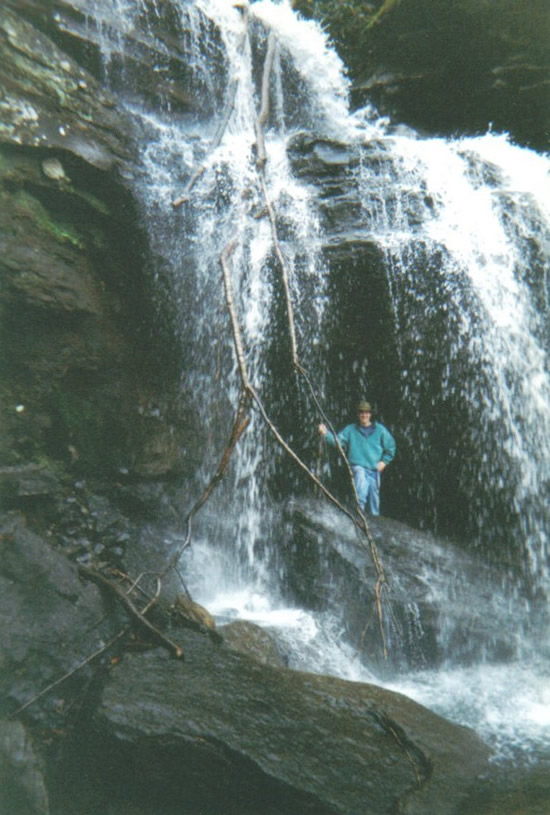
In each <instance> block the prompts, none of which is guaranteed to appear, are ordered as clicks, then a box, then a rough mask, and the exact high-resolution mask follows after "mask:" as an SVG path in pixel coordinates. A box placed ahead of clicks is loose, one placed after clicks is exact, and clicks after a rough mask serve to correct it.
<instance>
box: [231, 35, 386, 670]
mask: <svg viewBox="0 0 550 815" xmlns="http://www.w3.org/2000/svg"><path fill="white" fill-rule="evenodd" d="M274 40H275V37H274V34H273V32H271V33H270V35H269V39H268V48H267V53H266V57H265V61H264V70H263V76H262V98H261V108H260V113H259V115H258V118H257V119H256V123H255V131H256V142H257V145H256V146H257V153H258V159H257V161H256V167H257V169H258V175H259V179H260V186H261V188H262V193H263V196H264V202H265V206H266V209H267V213H268V216H269V222H270V225H271V234H272V239H273V246H274V248H275V254H276V256H277V259H278V261H279V266H280V269H281V278H282V282H283V289H284V295H285V302H286V311H287V319H288V329H289V335H290V346H291V356H292V364H293V366H294V368H295V369H296V371H297V372H298V373H299V374H300V375H301V376H302V377H303V378H304V380H305V382H306V384H307V386H308V389H309V391H310V393H311V396H312V398H313V400H314V402H315V404H316V406H317V408H318V410H319V412H320V414H321V416H322V417H323V419H324V420H325V421H326V423H327V425H328V427H329V428H330V430H331V432H332V435H333V437H334V439H335V442H336V448H337V450H338V453H339V455H340V456H341V458H342V460H343V461H344V463H345V465H346V468H347V471H348V475H349V479H350V483H351V486H352V490H353V496H354V504H355V510H356V512H357V517H354V516H352V515H351V513H349V512H348V511H347V510H344V511H345V512H346V514H347V515H349V516H350V517H351V518H352V520H353V522H354V523H355V525H356V526H357V527H358V528H359V529H360V530H361V531H362V532H363V534H364V535H365V537H366V538H367V541H368V543H369V548H370V553H371V557H372V560H373V563H374V566H375V568H376V571H377V575H378V579H377V582H376V587H375V602H376V607H377V611H378V620H379V623H380V633H381V637H382V643H383V649H384V656H385V657H387V650H386V640H385V634H384V630H383V622H382V591H383V588H384V586H385V585H386V583H387V581H386V576H385V573H384V569H383V567H382V562H381V560H380V556H379V554H378V549H377V546H376V543H375V541H374V539H373V537H372V534H371V532H370V529H369V526H368V524H367V520H366V517H365V515H364V513H363V511H362V510H361V507H360V504H359V498H358V495H357V490H356V488H355V482H354V479H353V473H352V470H351V466H350V463H349V461H348V458H347V456H346V454H345V453H344V450H343V449H342V446H341V444H340V441H339V439H338V435H337V433H336V431H335V429H334V428H333V427H332V424H331V422H330V420H329V419H328V417H327V416H326V415H325V412H324V410H323V408H322V405H321V403H320V401H319V399H318V398H317V394H316V392H315V389H314V387H313V385H312V382H311V379H310V378H309V376H308V374H307V372H306V370H305V368H304V367H303V366H302V365H301V363H300V360H299V356H298V346H297V341H296V328H295V323H294V310H293V306H292V297H291V292H290V282H289V280H290V275H289V271H288V267H287V263H286V260H285V257H284V255H283V252H282V249H281V243H280V240H279V235H278V231H277V221H276V216H275V211H274V209H273V205H272V203H271V200H270V197H269V194H268V191H267V184H266V180H265V165H266V162H267V155H266V151H265V139H264V133H263V127H264V125H265V123H266V121H267V117H268V115H269V81H270V75H271V71H272V68H273V59H274V53H275V45H274ZM232 248H233V246H231V249H230V251H232ZM224 253H225V250H224ZM224 253H222V267H223V266H224V261H225V265H226V261H227V256H226V257H225V258H224ZM228 254H229V253H228ZM226 278H227V279H228V278H229V275H228V274H227V270H226V269H225V268H224V279H226ZM226 287H227V284H226ZM232 301H233V297H232V295H231V304H232ZM228 308H229V302H228ZM230 313H231V308H230ZM231 321H232V325H233V324H234V323H235V322H236V319H235V315H234V312H233V314H232V317H231ZM233 335H234V336H235V329H234V328H233ZM238 353H239V352H238ZM240 353H241V356H242V349H241V351H240ZM239 367H240V368H241V369H242V364H241V362H239ZM245 371H246V369H245ZM243 382H244V380H243ZM245 387H246V385H245ZM251 395H253V398H254V399H255V401H256V402H257V403H258V406H259V407H260V410H261V411H262V413H264V411H263V406H261V404H260V403H259V401H258V397H257V394H252V392H251ZM264 419H265V420H266V421H267V422H268V423H269V420H268V419H267V416H265V415H264ZM273 431H274V428H272V432H273ZM275 433H276V431H275ZM276 435H277V434H276ZM279 442H280V443H282V444H283V446H284V447H285V449H286V450H287V452H290V453H291V455H292V456H293V458H297V457H296V456H294V454H293V453H292V452H291V451H290V448H288V446H287V445H286V444H285V443H284V441H283V440H282V439H279ZM299 463H300V466H303V467H304V468H305V469H306V471H307V472H308V474H309V475H310V476H311V477H313V478H314V480H316V481H317V482H318V479H315V477H314V476H313V474H312V473H311V472H310V470H309V468H307V467H306V466H305V465H303V464H302V463H301V462H299ZM319 485H320V482H318V486H319ZM321 489H322V491H323V492H324V493H325V495H327V497H330V500H332V501H333V502H336V504H337V506H339V507H340V508H342V509H343V507H342V505H341V504H340V502H338V501H336V499H335V498H334V497H333V496H331V494H330V493H329V492H328V491H327V490H326V489H325V488H324V487H323V486H322V485H321Z"/></svg>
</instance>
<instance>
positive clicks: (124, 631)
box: [9, 626, 130, 719]
mask: <svg viewBox="0 0 550 815" xmlns="http://www.w3.org/2000/svg"><path fill="white" fill-rule="evenodd" d="M129 630H130V627H129V626H126V627H125V628H123V629H122V630H121V631H119V632H118V634H116V635H115V636H114V637H112V638H111V639H110V640H109V642H107V643H105V645H102V646H101V648H98V649H97V651H94V653H93V654H90V656H88V657H86V659H83V660H82V662H79V663H78V665H75V667H74V668H71V670H70V671H67V673H65V674H63V676H60V677H59V679H56V680H55V682H51V683H50V684H49V685H48V686H47V687H46V688H44V689H43V690H41V691H40V693H37V694H36V696H33V698H32V699H29V701H28V702H25V704H24V705H21V707H19V708H17V710H16V711H14V712H13V713H10V715H9V718H10V719H11V718H13V717H14V716H18V715H19V714H20V713H22V712H23V711H24V710H26V709H27V708H28V707H30V706H31V705H32V704H34V703H35V702H37V701H38V700H39V699H41V698H42V697H43V696H45V695H46V694H47V693H49V691H51V690H53V689H54V688H56V687H57V686H58V685H61V683H62V682H64V681H65V680H66V679H69V678H70V677H71V676H73V675H74V674H75V673H77V671H80V670H81V669H82V668H84V667H85V666H86V665H88V664H89V663H90V662H92V660H94V659H96V658H97V657H98V656H100V655H101V654H103V653H104V651H107V650H108V649H109V648H110V647H111V646H112V645H114V644H115V642H117V640H119V639H120V638H121V637H123V636H124V635H125V634H127V633H128V631H129Z"/></svg>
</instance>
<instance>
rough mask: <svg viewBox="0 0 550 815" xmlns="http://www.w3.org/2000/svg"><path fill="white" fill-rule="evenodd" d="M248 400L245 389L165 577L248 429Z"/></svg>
mask: <svg viewBox="0 0 550 815" xmlns="http://www.w3.org/2000/svg"><path fill="white" fill-rule="evenodd" d="M247 401H248V398H247V395H246V393H245V390H244V389H243V391H242V393H241V397H240V399H239V406H238V408H237V414H236V416H235V420H234V422H233V427H232V429H231V433H230V436H229V442H228V444H227V447H226V448H225V450H224V453H223V455H222V457H221V460H220V463H219V465H218V469H217V470H216V472H215V473H214V475H213V476H212V478H211V479H210V481H209V482H208V484H207V485H206V487H205V489H204V491H203V492H202V494H201V496H200V497H199V499H198V500H197V501H196V502H195V503H194V505H193V507H192V508H191V510H190V511H189V512H188V513H187V515H186V517H185V521H184V523H185V525H186V527H187V534H186V536H185V540H184V542H183V544H182V545H181V546H180V547H179V548H178V549H177V551H176V552H175V553H174V554H173V555H172V557H171V558H170V560H169V561H168V563H167V565H166V566H165V568H164V569H163V570H162V572H160V576H161V577H164V576H165V575H166V574H167V572H169V571H170V570H171V569H176V571H177V564H178V561H179V559H180V557H181V556H182V554H183V553H184V551H185V550H186V549H187V547H188V546H189V545H190V543H191V523H192V520H193V517H194V516H195V515H196V514H197V512H198V511H199V510H200V509H201V507H202V506H203V505H204V504H205V503H206V502H207V501H208V499H209V498H210V495H211V494H212V492H213V491H214V489H215V488H216V486H217V485H218V483H219V482H220V481H221V479H222V477H223V474H224V472H225V470H226V468H227V465H228V464H229V459H230V458H231V454H232V452H233V450H234V448H235V446H236V444H237V442H238V441H239V439H240V438H241V436H242V434H243V433H244V431H245V430H246V428H247V426H248V423H249V421H250V419H249V417H248V416H247V415H246V408H247ZM178 576H179V578H180V580H181V582H182V584H183V586H184V588H185V583H184V581H183V579H182V577H181V575H180V574H179V572H178ZM186 592H187V589H186ZM187 593H188V592H187Z"/></svg>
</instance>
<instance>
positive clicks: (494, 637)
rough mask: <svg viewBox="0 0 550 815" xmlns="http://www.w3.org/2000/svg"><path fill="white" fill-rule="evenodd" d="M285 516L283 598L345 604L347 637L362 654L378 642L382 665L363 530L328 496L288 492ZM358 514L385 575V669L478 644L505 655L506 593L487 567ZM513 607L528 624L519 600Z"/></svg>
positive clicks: (459, 657) (459, 658)
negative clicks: (296, 495)
mask: <svg viewBox="0 0 550 815" xmlns="http://www.w3.org/2000/svg"><path fill="white" fill-rule="evenodd" d="M286 515H287V521H288V527H287V528H288V530H289V533H288V537H287V544H286V549H285V555H284V558H285V559H286V573H285V585H287V586H288V587H289V591H290V596H291V598H292V600H294V601H295V602H298V603H299V604H303V605H304V607H306V608H308V607H309V608H315V609H319V610H324V609H338V608H342V607H344V606H345V608H346V620H345V627H346V636H347V638H348V639H349V642H350V643H351V644H352V645H353V646H355V647H358V648H359V649H361V648H363V647H364V648H366V649H367V651H368V653H369V659H372V658H373V655H374V654H375V653H376V652H377V651H378V653H379V656H378V660H379V666H378V667H379V670H382V671H384V670H386V669H387V666H386V667H385V660H384V658H383V656H382V654H381V651H380V648H381V643H380V635H379V634H378V631H377V626H378V623H377V622H376V620H375V619H374V622H373V618H375V616H376V615H374V608H375V595H374V591H375V586H376V581H377V577H378V572H377V569H376V567H375V564H374V561H373V557H372V554H371V549H370V543H369V541H368V539H367V538H366V537H365V536H364V535H363V534H362V533H360V532H359V531H358V530H357V529H356V527H355V525H354V524H353V522H352V521H351V520H350V519H348V518H346V517H345V516H343V514H342V513H341V512H340V511H339V510H337V509H336V508H334V507H333V506H331V505H330V504H328V503H319V502H318V501H315V500H312V501H307V500H294V501H291V502H289V504H288V506H287V509H286ZM367 522H368V526H369V531H370V534H371V536H372V540H373V542H374V544H375V546H376V549H377V553H378V555H379V560H380V563H381V564H382V567H383V570H384V574H385V576H386V586H385V588H384V590H383V592H384V593H383V595H382V598H383V606H384V608H385V623H386V632H385V635H386V638H387V643H388V646H389V648H388V650H389V664H390V665H392V666H393V668H396V667H397V668H399V667H401V668H405V669H406V670H407V669H408V668H410V667H411V666H412V667H414V668H423V667H433V666H438V665H440V664H441V661H442V660H443V657H444V655H445V654H446V655H448V654H452V659H453V663H454V664H457V663H459V664H460V663H462V664H465V665H467V664H469V662H470V661H471V660H475V659H476V658H477V655H478V653H479V648H480V647H481V645H482V644H483V647H484V648H486V649H487V650H486V653H487V656H488V658H492V659H497V660H502V659H504V660H505V659H509V658H511V657H513V656H514V654H515V652H514V646H515V643H514V642H511V641H510V638H509V637H508V634H507V632H506V631H503V630H502V627H501V620H502V619H506V617H507V615H508V614H509V613H511V612H510V610H509V605H508V603H509V602H510V601H509V600H507V599H506V598H504V597H503V595H502V591H501V585H500V583H499V577H498V574H496V573H495V572H494V570H492V569H491V568H490V567H488V566H487V565H486V564H484V563H483V562H482V561H480V560H479V559H477V558H475V557H474V556H472V555H470V554H468V553H467V552H464V550H462V549H460V548H458V547H457V546H455V545H453V543H452V542H451V541H448V540H445V539H442V538H437V537H436V536H434V535H431V534H429V533H427V532H421V531H420V530H417V529H413V528H411V527H409V526H406V525H405V524H402V523H399V522H398V521H394V520H392V519H390V518H383V517H380V518H371V517H368V518H367ZM386 603H387V605H386ZM390 609H391V611H390ZM371 610H372V613H373V616H372V617H371V618H370V619H371V624H370V626H369V627H368V628H367V629H365V624H366V622H367V620H368V619H369V613H370V612H371ZM514 615H515V619H516V620H517V621H518V622H521V620H522V619H523V622H524V624H525V626H526V627H528V625H529V623H530V620H529V614H527V613H526V612H525V610H524V609H522V603H521V601H520V600H518V602H517V608H515V610H514ZM531 622H532V620H531Z"/></svg>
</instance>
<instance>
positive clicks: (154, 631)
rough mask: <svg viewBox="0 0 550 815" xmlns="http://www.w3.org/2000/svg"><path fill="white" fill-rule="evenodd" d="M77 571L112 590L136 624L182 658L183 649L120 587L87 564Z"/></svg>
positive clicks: (174, 654) (177, 656)
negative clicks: (147, 616) (151, 620)
mask: <svg viewBox="0 0 550 815" xmlns="http://www.w3.org/2000/svg"><path fill="white" fill-rule="evenodd" d="M78 571H79V572H80V574H82V575H83V576H84V577H87V578H88V580H91V581H92V582H93V583H97V584H98V585H99V586H102V587H104V588H106V589H109V591H110V592H112V593H113V594H114V595H115V597H116V598H117V600H118V601H119V602H120V603H121V604H122V605H123V606H124V608H125V609H126V611H127V612H128V614H129V615H130V617H131V618H132V620H134V621H135V622H137V623H138V625H139V626H140V627H141V628H143V629H144V630H145V631H147V632H148V633H149V634H150V635H151V636H152V637H153V638H154V639H156V640H157V641H158V642H160V644H161V645H162V646H163V647H164V648H166V649H168V651H170V653H171V654H172V655H173V656H174V657H176V659H183V650H182V648H181V645H177V644H176V643H175V642H173V641H172V640H171V639H170V638H169V637H167V636H166V635H165V634H163V633H162V631H160V630H159V629H158V628H157V627H156V626H155V625H153V623H151V622H150V621H149V620H148V619H147V618H146V617H144V616H143V612H141V611H140V610H139V609H138V608H136V606H135V605H134V603H133V602H132V600H131V599H130V597H129V596H128V595H127V594H126V592H125V591H124V589H122V588H121V587H120V586H119V585H117V584H116V583H113V582H112V581H111V580H109V579H108V578H107V577H105V576H104V575H102V574H100V572H96V571H95V570H94V569H90V568H89V567H88V566H79V568H78ZM151 605H152V603H150V604H149V605H148V606H147V610H149V609H150V607H151Z"/></svg>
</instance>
